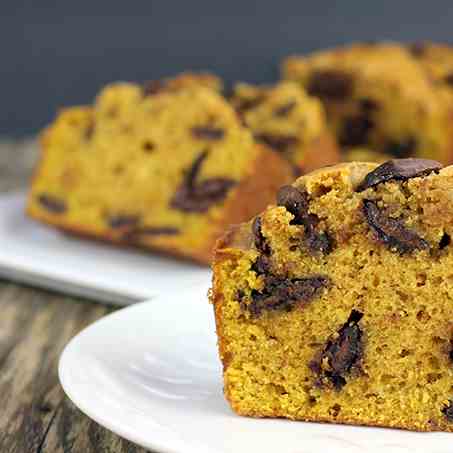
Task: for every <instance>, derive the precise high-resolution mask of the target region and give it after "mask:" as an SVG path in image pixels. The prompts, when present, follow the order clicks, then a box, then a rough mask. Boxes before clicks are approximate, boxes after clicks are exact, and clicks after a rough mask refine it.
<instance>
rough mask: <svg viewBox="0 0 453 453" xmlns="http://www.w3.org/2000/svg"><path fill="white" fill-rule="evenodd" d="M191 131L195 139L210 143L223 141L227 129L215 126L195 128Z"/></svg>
mask: <svg viewBox="0 0 453 453" xmlns="http://www.w3.org/2000/svg"><path fill="white" fill-rule="evenodd" d="M191 131H192V135H193V136H194V137H195V138H198V139H201V140H209V141H217V140H221V139H222V138H223V137H224V135H225V129H222V128H221V127H214V126H194V127H193V128H192V129H191Z"/></svg>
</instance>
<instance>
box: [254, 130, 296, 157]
mask: <svg viewBox="0 0 453 453" xmlns="http://www.w3.org/2000/svg"><path fill="white" fill-rule="evenodd" d="M255 139H256V140H257V141H259V142H261V143H264V144H266V145H267V146H269V147H271V148H272V149H273V150H274V151H278V152H280V153H284V152H285V151H287V150H288V148H289V147H290V146H294V145H297V144H298V143H299V139H298V138H297V137H295V136H294V135H276V134H266V133H261V134H256V135H255Z"/></svg>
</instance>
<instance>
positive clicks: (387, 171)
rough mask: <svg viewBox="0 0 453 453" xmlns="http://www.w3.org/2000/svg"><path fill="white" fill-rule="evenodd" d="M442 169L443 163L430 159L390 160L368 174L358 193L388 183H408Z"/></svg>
mask: <svg viewBox="0 0 453 453" xmlns="http://www.w3.org/2000/svg"><path fill="white" fill-rule="evenodd" d="M441 168H442V164H441V163H439V162H437V161H435V160H429V159H414V158H412V159H393V160H389V161H387V162H384V163H383V164H382V165H379V167H377V168H375V169H374V170H373V171H371V172H370V173H368V174H367V175H366V176H365V179H364V180H363V182H362V184H360V186H359V187H358V188H357V191H358V192H361V191H363V190H365V189H368V188H370V187H374V186H377V185H378V184H381V183H383V182H387V181H392V180H393V181H406V180H407V179H410V178H416V177H419V176H425V175H428V174H429V173H432V172H437V171H439V170H440V169H441Z"/></svg>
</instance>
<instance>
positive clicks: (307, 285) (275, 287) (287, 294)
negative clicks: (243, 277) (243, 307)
mask: <svg viewBox="0 0 453 453" xmlns="http://www.w3.org/2000/svg"><path fill="white" fill-rule="evenodd" d="M329 283H330V280H329V279H328V278H327V277H325V276H322V275H320V276H314V277H306V278H292V279H291V278H280V277H276V276H273V275H268V276H266V277H265V279H264V288H263V289H262V290H260V291H256V290H252V294H251V298H252V300H251V302H250V303H249V304H248V305H247V310H248V311H249V313H250V314H251V315H252V316H253V317H255V318H256V317H259V316H260V315H261V314H262V312H263V311H275V310H282V311H291V310H292V309H293V308H294V307H295V306H296V305H297V306H303V305H305V304H306V303H308V302H310V301H311V300H312V299H313V298H314V297H316V296H317V295H318V294H319V292H320V290H321V289H323V288H326V287H327V286H328V285H329Z"/></svg>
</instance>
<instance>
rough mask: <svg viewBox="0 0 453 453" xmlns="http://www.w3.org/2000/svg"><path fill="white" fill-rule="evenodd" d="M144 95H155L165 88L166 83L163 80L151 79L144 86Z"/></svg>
mask: <svg viewBox="0 0 453 453" xmlns="http://www.w3.org/2000/svg"><path fill="white" fill-rule="evenodd" d="M142 90H143V96H153V95H155V94H157V93H160V92H161V91H163V90H165V84H164V83H163V82H162V81H161V80H149V81H148V82H145V83H144V84H143V86H142Z"/></svg>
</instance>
